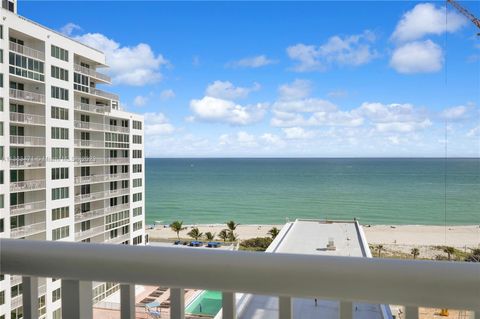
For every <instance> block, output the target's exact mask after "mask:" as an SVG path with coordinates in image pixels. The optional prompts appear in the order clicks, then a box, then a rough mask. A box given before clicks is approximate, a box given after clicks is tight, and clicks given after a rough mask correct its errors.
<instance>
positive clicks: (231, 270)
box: [0, 226, 480, 319]
mask: <svg viewBox="0 0 480 319" xmlns="http://www.w3.org/2000/svg"><path fill="white" fill-rule="evenodd" d="M100 228H101V229H102V231H103V226H100ZM89 231H90V230H89ZM76 237H77V236H76ZM83 237H84V235H81V237H80V236H79V237H78V238H83ZM87 237H88V236H87ZM87 237H85V238H87ZM0 245H1V247H2V250H1V251H0V267H1V269H2V272H3V273H5V274H11V275H22V276H24V284H25V283H27V286H29V287H32V286H33V287H36V286H37V285H38V277H40V278H43V277H50V278H59V279H62V282H61V284H62V289H61V298H62V315H63V317H64V318H72V319H77V318H82V319H91V318H92V317H93V310H92V285H93V284H92V283H93V282H97V281H99V282H116V283H120V295H121V298H120V317H121V318H122V319H127V318H128V319H132V318H135V311H134V309H135V288H134V285H135V284H137V285H150V286H153V285H158V286H162V287H171V289H170V318H172V319H183V318H185V299H184V298H185V292H184V291H185V290H184V289H188V288H192V289H201V290H215V291H221V292H222V310H221V314H219V316H221V317H222V318H225V319H233V318H236V317H237V307H236V305H237V302H236V293H243V294H255V295H266V296H277V297H275V298H276V299H277V300H278V308H277V309H278V310H277V311H278V318H282V319H291V318H292V317H293V299H294V298H308V299H310V300H312V303H313V299H314V298H318V299H320V300H324V299H325V300H332V301H335V300H337V301H338V304H339V306H338V314H339V318H342V319H343V318H348V319H351V318H358V316H359V314H357V313H356V312H355V310H354V308H355V307H353V305H354V303H358V302H360V303H368V304H374V305H375V304H395V305H404V306H405V318H407V319H408V318H418V317H419V307H428V308H437V309H438V308H449V309H464V310H471V311H474V312H476V314H477V315H478V312H479V311H480V298H479V295H478V293H479V291H478V287H480V276H478V274H479V272H480V268H479V267H480V265H479V264H478V263H473V262H472V263H465V262H447V261H445V262H443V261H418V260H400V259H397V260H395V259H383V258H362V257H346V256H325V255H307V254H285V253H258V252H243V251H229V250H209V249H196V248H175V247H148V246H129V245H110V244H103V245H98V244H89V243H71V242H58V241H31V240H14V239H0ZM99 260H101V262H99ZM219 267H221V269H223V271H212V269H219ZM37 291H38V289H25V287H24V293H23V305H24V313H26V314H28V315H27V318H37V317H38V304H37V303H36V302H35V301H36V300H38V295H37ZM247 296H248V295H247ZM31 301H33V302H31ZM318 307H322V304H319V305H318ZM259 310H261V309H259ZM320 310H322V309H320ZM329 311H330V310H329ZM238 312H241V309H240V307H239V308H238ZM379 316H381V317H382V318H388V317H389V316H388V314H387V315H385V314H383V313H382V314H379ZM385 316H387V317H385ZM390 317H391V315H390Z"/></svg>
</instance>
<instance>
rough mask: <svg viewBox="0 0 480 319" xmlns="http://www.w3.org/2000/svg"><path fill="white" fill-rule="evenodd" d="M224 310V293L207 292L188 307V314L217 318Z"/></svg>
mask: <svg viewBox="0 0 480 319" xmlns="http://www.w3.org/2000/svg"><path fill="white" fill-rule="evenodd" d="M220 309H222V292H221V291H210V290H205V291H204V292H202V293H201V294H200V295H199V296H198V297H197V298H195V300H194V301H193V302H192V303H191V304H189V305H188V307H187V309H186V310H185V312H186V313H189V314H192V315H203V316H210V317H215V315H216V314H217V313H218V312H219V311H220Z"/></svg>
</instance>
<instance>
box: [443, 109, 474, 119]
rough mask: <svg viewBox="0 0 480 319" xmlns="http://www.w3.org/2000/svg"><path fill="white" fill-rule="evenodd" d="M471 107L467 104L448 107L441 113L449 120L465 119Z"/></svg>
mask: <svg viewBox="0 0 480 319" xmlns="http://www.w3.org/2000/svg"><path fill="white" fill-rule="evenodd" d="M469 110H470V108H469V107H467V106H465V105H459V106H454V107H450V108H447V109H445V110H443V111H442V113H441V114H440V115H441V117H442V118H444V119H446V120H449V121H458V120H463V119H465V118H466V117H467V115H468V112H469Z"/></svg>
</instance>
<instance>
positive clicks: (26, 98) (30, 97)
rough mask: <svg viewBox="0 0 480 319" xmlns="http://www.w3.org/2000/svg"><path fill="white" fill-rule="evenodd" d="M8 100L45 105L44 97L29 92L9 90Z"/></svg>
mask: <svg viewBox="0 0 480 319" xmlns="http://www.w3.org/2000/svg"><path fill="white" fill-rule="evenodd" d="M10 99H13V100H17V101H22V102H31V103H38V104H45V95H43V94H40V93H35V92H31V91H23V90H17V89H10Z"/></svg>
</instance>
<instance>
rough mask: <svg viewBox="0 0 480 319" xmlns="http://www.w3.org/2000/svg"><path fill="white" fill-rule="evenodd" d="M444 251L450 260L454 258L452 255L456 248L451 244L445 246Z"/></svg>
mask: <svg viewBox="0 0 480 319" xmlns="http://www.w3.org/2000/svg"><path fill="white" fill-rule="evenodd" d="M443 252H444V253H446V254H447V256H448V260H452V255H453V254H454V253H455V248H453V247H450V246H445V247H443Z"/></svg>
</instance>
